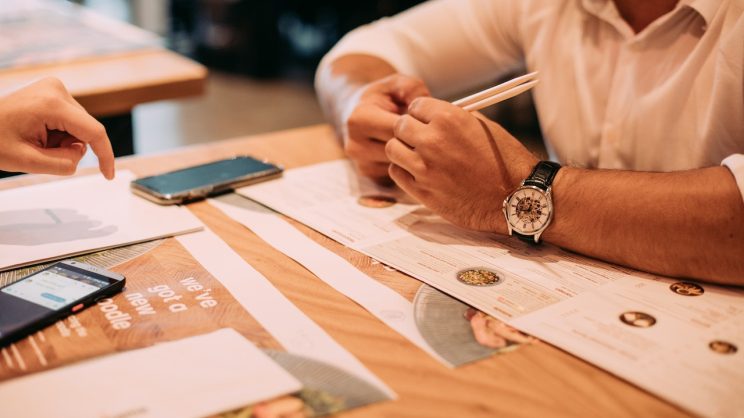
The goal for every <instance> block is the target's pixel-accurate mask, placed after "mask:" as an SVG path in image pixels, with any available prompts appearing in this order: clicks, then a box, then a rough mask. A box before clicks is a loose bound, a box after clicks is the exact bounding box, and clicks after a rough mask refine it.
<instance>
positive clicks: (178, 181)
mask: <svg viewBox="0 0 744 418" xmlns="http://www.w3.org/2000/svg"><path fill="white" fill-rule="evenodd" d="M282 171H284V170H283V169H282V167H280V166H278V165H276V164H272V163H269V162H266V161H261V160H257V159H255V158H253V157H248V156H240V157H235V158H230V159H227V160H220V161H215V162H212V163H207V164H202V165H197V166H194V167H189V168H184V169H181V170H176V171H171V172H168V173H164V174H159V175H157V176H150V177H144V178H141V179H137V180H134V181H132V183H131V184H130V187H131V190H132V192H134V193H135V194H137V195H139V196H142V197H144V198H146V199H149V200H152V201H153V202H156V203H159V204H161V205H172V204H176V203H183V202H186V201H191V200H196V199H203V198H205V197H207V196H212V195H215V194H219V193H222V192H226V191H229V190H232V189H234V188H236V187H240V186H245V185H248V184H251V183H256V182H259V181H263V180H268V179H272V178H275V177H278V176H280V175H281V174H282Z"/></svg>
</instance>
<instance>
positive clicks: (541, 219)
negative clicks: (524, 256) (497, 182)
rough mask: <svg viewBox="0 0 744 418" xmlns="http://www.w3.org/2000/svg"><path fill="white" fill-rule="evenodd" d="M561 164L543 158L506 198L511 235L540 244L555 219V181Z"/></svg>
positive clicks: (507, 219) (505, 205)
mask: <svg viewBox="0 0 744 418" xmlns="http://www.w3.org/2000/svg"><path fill="white" fill-rule="evenodd" d="M560 169H561V165H560V164H558V163H554V162H552V161H540V162H539V163H537V165H536V166H535V168H534V169H533V170H532V173H531V174H530V176H529V177H527V178H526V179H524V181H522V184H521V185H520V186H519V187H518V188H517V190H514V191H513V192H512V193H511V194H510V195H509V196H507V198H506V199H504V205H503V210H504V217H506V226H507V228H508V229H509V235H514V236H516V237H517V238H519V239H521V240H522V241H525V242H528V243H530V244H539V243H540V235H542V233H543V231H545V229H546V228H547V227H548V225H550V221H551V220H552V219H553V198H552V196H551V184H552V183H553V179H554V178H555V175H556V173H558V170H560Z"/></svg>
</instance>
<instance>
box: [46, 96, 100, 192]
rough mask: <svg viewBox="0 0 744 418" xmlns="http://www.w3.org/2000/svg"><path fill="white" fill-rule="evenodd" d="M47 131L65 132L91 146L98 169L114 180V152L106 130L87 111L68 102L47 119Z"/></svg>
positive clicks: (56, 107) (58, 107)
mask: <svg viewBox="0 0 744 418" xmlns="http://www.w3.org/2000/svg"><path fill="white" fill-rule="evenodd" d="M46 125H47V129H57V130H61V131H65V132H67V133H69V134H70V135H72V136H74V137H75V138H77V139H78V140H80V141H82V142H85V143H87V144H89V145H90V147H91V149H93V152H94V153H95V154H96V156H97V157H98V167H99V169H100V170H101V173H103V176H104V177H106V178H107V179H109V180H111V179H113V178H114V151H113V150H112V149H111V142H110V141H109V137H108V135H106V128H104V127H103V125H102V124H101V123H100V122H98V121H97V120H96V119H95V118H94V117H93V116H91V115H89V114H88V113H87V112H86V111H85V110H83V109H81V108H79V107H77V106H74V105H72V104H70V103H68V102H66V101H65V102H63V103H62V104H61V105H60V106H55V108H54V109H52V111H51V112H50V113H49V114H48V117H47V118H46Z"/></svg>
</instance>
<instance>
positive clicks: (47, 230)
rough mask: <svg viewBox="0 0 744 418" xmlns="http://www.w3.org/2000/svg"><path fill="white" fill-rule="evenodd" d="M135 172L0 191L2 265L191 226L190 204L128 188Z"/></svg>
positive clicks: (181, 230)
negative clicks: (152, 198)
mask: <svg viewBox="0 0 744 418" xmlns="http://www.w3.org/2000/svg"><path fill="white" fill-rule="evenodd" d="M133 179H134V174H132V173H131V172H129V171H119V172H117V175H116V179H115V180H113V181H107V180H105V179H104V178H103V177H101V176H100V175H92V176H85V177H76V178H71V179H66V180H59V181H54V182H51V183H44V184H40V185H35V186H28V187H21V188H16V189H10V190H5V191H0V202H2V205H0V271H1V270H7V269H11V268H17V267H21V266H24V265H28V264H33V263H38V262H42V261H48V260H53V259H60V258H64V257H69V256H73V255H76V254H81V253H86V252H91V251H95V250H101V249H105V248H112V247H118V246H122V245H127V244H133V243H136V242H142V241H147V240H152V239H156V238H161V237H166V236H172V235H176V234H182V233H186V232H193V231H196V230H199V229H201V228H202V225H201V222H200V221H199V220H198V219H197V218H196V217H195V216H194V215H193V214H191V212H189V210H188V209H186V208H183V207H178V206H160V205H157V204H154V203H152V202H148V201H146V200H144V199H142V198H141V197H137V196H135V195H133V194H132V193H131V192H130V191H129V182H130V181H131V180H133Z"/></svg>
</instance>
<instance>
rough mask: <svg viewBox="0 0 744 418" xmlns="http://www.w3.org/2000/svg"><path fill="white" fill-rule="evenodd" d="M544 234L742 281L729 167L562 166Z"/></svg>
mask: <svg viewBox="0 0 744 418" xmlns="http://www.w3.org/2000/svg"><path fill="white" fill-rule="evenodd" d="M553 199H554V203H555V210H556V212H555V218H554V223H553V224H552V225H551V226H550V227H549V228H548V230H547V231H546V232H545V234H544V238H545V239H546V240H547V241H549V242H552V243H554V244H557V245H559V246H561V247H564V248H568V249H571V250H573V251H576V252H579V253H582V254H586V255H589V256H592V257H596V258H600V259H603V260H608V261H612V262H615V263H619V264H623V265H627V266H631V267H634V268H638V269H641V270H645V271H649V272H654V273H659V274H663V275H668V276H677V277H689V278H696V279H700V280H705V281H710V282H715V283H721V284H736V285H744V202H742V198H741V194H740V193H739V190H738V188H737V187H736V182H735V181H734V178H733V176H732V175H731V172H730V171H729V170H728V169H727V168H725V167H713V168H703V169H697V170H689V171H679V172H672V173H643V172H629V171H615V170H581V169H574V168H570V167H565V168H563V169H562V170H561V171H559V172H558V176H557V177H556V180H555V181H554V185H553Z"/></svg>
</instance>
